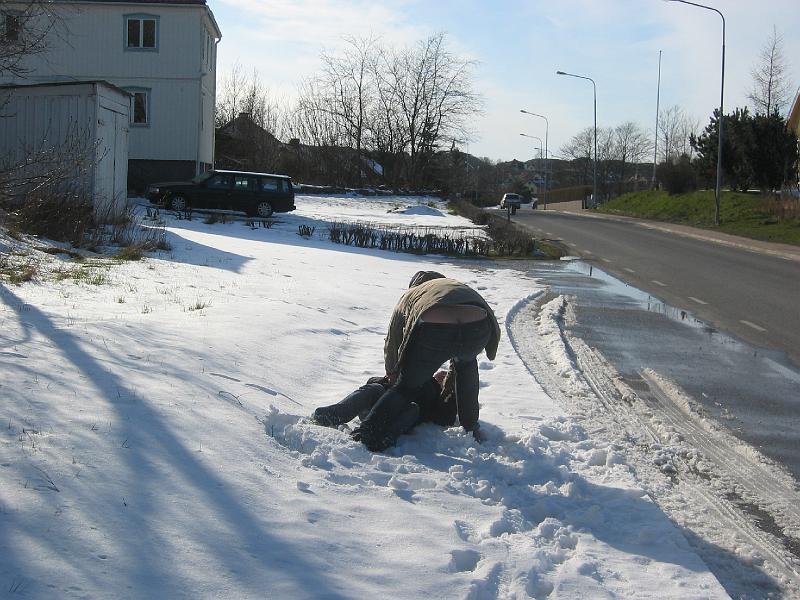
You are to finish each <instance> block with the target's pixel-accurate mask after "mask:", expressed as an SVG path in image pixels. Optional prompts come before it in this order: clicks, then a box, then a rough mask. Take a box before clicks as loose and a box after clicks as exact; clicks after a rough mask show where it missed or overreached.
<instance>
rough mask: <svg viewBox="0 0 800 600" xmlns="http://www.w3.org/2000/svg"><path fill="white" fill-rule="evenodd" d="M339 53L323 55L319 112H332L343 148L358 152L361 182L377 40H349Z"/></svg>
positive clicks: (356, 163) (354, 158) (353, 165)
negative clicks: (342, 136)
mask: <svg viewBox="0 0 800 600" xmlns="http://www.w3.org/2000/svg"><path fill="white" fill-rule="evenodd" d="M345 42H346V45H345V49H344V50H343V51H342V52H341V53H340V54H329V53H323V55H322V62H323V69H322V73H321V75H320V76H318V77H317V80H316V83H317V87H318V89H319V90H320V92H321V94H322V95H323V98H324V102H323V103H320V104H319V105H318V108H319V109H320V110H324V111H327V112H329V113H330V115H331V116H332V117H333V118H334V119H335V120H336V121H337V124H338V129H339V131H340V132H341V133H342V134H343V135H344V140H343V145H344V146H345V147H348V148H354V149H355V156H352V157H351V159H352V160H351V161H350V162H351V169H352V170H353V175H354V176H355V178H356V179H357V180H358V182H359V184H361V182H362V179H363V177H362V175H363V164H362V161H363V159H364V157H363V154H362V152H363V149H364V141H365V137H366V136H367V135H368V128H369V123H368V120H367V117H368V114H369V112H370V108H371V104H372V102H373V97H374V93H373V91H374V87H375V82H374V80H373V79H372V77H371V75H372V73H373V69H372V68H371V65H372V62H373V60H374V55H375V47H376V41H375V39H374V38H346V39H345Z"/></svg>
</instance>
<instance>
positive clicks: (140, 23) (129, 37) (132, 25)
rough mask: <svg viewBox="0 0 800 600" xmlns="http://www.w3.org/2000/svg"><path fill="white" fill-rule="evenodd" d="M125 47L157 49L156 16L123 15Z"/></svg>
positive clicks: (130, 48) (131, 48)
mask: <svg viewBox="0 0 800 600" xmlns="http://www.w3.org/2000/svg"><path fill="white" fill-rule="evenodd" d="M125 47H126V48H127V49H128V50H157V49H158V17H156V16H153V15H125Z"/></svg>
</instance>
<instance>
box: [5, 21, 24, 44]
mask: <svg viewBox="0 0 800 600" xmlns="http://www.w3.org/2000/svg"><path fill="white" fill-rule="evenodd" d="M19 29H20V26H19V15H10V14H6V18H5V33H6V41H8V42H17V41H19Z"/></svg>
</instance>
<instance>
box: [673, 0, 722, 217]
mask: <svg viewBox="0 0 800 600" xmlns="http://www.w3.org/2000/svg"><path fill="white" fill-rule="evenodd" d="M666 1H667V2H680V3H681V4H690V5H692V6H696V7H698V8H705V9H706V10H713V11H714V12H715V13H717V14H718V15H719V16H720V17H721V18H722V77H721V81H720V89H719V138H718V141H717V146H718V147H717V185H716V188H715V189H714V198H715V202H716V205H715V210H714V225H719V196H720V191H721V190H720V182H721V180H722V121H723V120H724V117H723V113H722V104H723V100H724V99H725V15H723V14H722V13H721V12H720V11H718V10H717V9H716V8H714V7H713V6H706V5H705V4H697V3H696V2H689V1H688V0H666Z"/></svg>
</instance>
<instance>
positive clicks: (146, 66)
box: [0, 0, 222, 189]
mask: <svg viewBox="0 0 800 600" xmlns="http://www.w3.org/2000/svg"><path fill="white" fill-rule="evenodd" d="M48 4H49V5H50V6H51V7H52V9H53V10H55V11H57V15H58V18H59V21H60V22H61V23H62V24H63V27H57V28H53V30H52V31H50V32H49V33H48V39H47V48H46V50H45V51H44V52H42V53H40V54H35V55H32V56H29V57H27V58H26V60H25V67H26V69H27V71H28V72H27V73H25V74H24V75H21V76H14V75H11V74H8V73H5V74H3V73H0V84H2V83H14V84H20V83H51V82H62V81H95V80H105V81H108V82H109V83H111V84H113V85H115V86H118V87H120V88H122V89H124V90H126V91H128V92H129V93H130V94H131V111H130V114H131V122H130V136H129V143H130V147H129V164H128V185H129V187H130V188H133V189H142V188H144V187H145V186H146V185H147V184H148V183H151V182H153V181H157V180H164V179H171V180H174V179H184V178H189V177H192V176H194V175H195V174H197V173H201V172H203V171H205V170H207V169H209V168H210V167H211V166H212V164H213V159H214V107H215V101H216V61H217V44H218V42H219V41H220V39H221V37H222V36H221V33H220V30H219V27H218V25H217V23H216V20H215V19H214V15H213V13H212V12H211V9H210V8H209V7H208V5H207V4H206V0H140V1H138V2H135V1H126V0H51V1H50V2H49V3H48ZM25 6H26V4H25V3H24V2H20V3H19V4H16V3H15V2H14V1H13V0H12V1H10V2H8V1H6V0H4V1H3V6H2V13H3V14H2V15H0V16H2V18H3V19H4V20H5V22H4V23H3V24H0V25H1V26H2V28H0V35H1V34H2V32H5V34H6V36H8V35H14V36H24V35H26V25H27V24H26V20H25V18H23V17H24V13H23V11H24V10H25ZM15 7H16V9H17V10H19V11H20V12H19V13H18V14H15V12H14V11H15Z"/></svg>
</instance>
